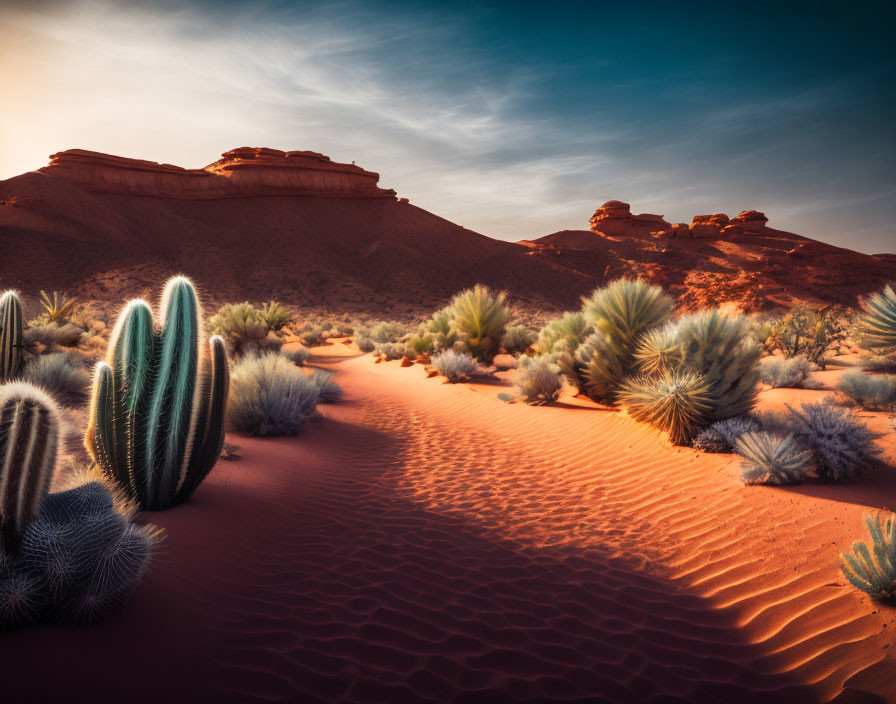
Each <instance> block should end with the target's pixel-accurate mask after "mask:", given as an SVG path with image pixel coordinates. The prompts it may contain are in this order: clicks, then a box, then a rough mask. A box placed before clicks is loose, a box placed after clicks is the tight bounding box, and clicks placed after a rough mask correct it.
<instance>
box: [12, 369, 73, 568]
mask: <svg viewBox="0 0 896 704" xmlns="http://www.w3.org/2000/svg"><path fill="white" fill-rule="evenodd" d="M60 424H61V420H60V414H59V408H58V406H57V405H56V402H55V401H53V399H51V398H50V397H49V396H48V395H47V394H45V393H44V392H43V391H41V390H40V389H38V388H36V387H34V386H32V385H31V384H25V383H16V382H13V383H9V384H4V385H3V386H0V546H2V548H5V549H7V550H14V549H16V547H17V545H18V540H19V536H20V535H21V533H22V531H23V530H24V528H25V526H27V525H28V523H29V522H30V521H31V520H32V519H33V518H34V517H35V516H36V515H37V512H38V510H39V509H40V504H41V501H42V500H43V498H44V496H46V494H47V492H48V491H49V489H50V482H51V481H52V480H53V472H54V471H55V469H56V453H57V449H58V448H59V431H60Z"/></svg>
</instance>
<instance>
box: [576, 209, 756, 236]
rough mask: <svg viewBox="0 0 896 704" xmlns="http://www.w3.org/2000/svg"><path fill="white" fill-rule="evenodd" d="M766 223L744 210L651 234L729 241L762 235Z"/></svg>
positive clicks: (752, 212) (700, 219) (717, 215)
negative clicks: (729, 215)
mask: <svg viewBox="0 0 896 704" xmlns="http://www.w3.org/2000/svg"><path fill="white" fill-rule="evenodd" d="M767 222H768V218H767V217H765V214H764V213H760V212H759V211H758V210H744V211H743V212H742V213H740V214H739V215H736V216H735V217H733V218H730V219H729V218H728V216H727V215H725V213H713V214H712V215H695V216H694V217H693V219H692V220H691V224H690V225H686V224H685V223H676V224H675V225H672V226H670V227H669V229H666V230H659V231H657V232H653V233H651V234H653V235H655V236H657V237H695V238H697V237H702V238H709V239H719V238H723V239H726V238H727V239H731V238H732V237H737V236H738V235H745V234H762V233H764V232H766V231H767V230H768V227H767V225H766V223H767ZM592 229H593V228H592Z"/></svg>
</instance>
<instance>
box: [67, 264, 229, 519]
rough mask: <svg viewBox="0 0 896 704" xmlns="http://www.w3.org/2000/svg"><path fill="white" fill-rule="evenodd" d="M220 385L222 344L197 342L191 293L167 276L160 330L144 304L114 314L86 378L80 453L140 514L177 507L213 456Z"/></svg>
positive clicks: (222, 393)
mask: <svg viewBox="0 0 896 704" xmlns="http://www.w3.org/2000/svg"><path fill="white" fill-rule="evenodd" d="M229 384H230V377H229V370H228V366H227V354H226V352H225V349H224V341H223V340H222V339H221V338H220V337H217V336H215V337H212V338H211V339H210V340H209V341H208V344H207V346H206V344H205V343H203V333H202V314H201V310H200V307H199V301H198V299H197V297H196V291H195V289H194V288H193V285H192V284H191V283H190V281H189V280H188V279H186V278H184V277H175V278H173V279H171V280H170V281H169V282H168V283H167V285H166V286H165V293H164V295H163V297H162V319H161V324H160V326H158V327H157V326H155V325H154V324H153V319H152V311H151V310H150V308H149V306H148V305H147V304H146V302H145V301H141V300H136V301H131V302H130V303H128V304H127V306H126V307H125V309H124V310H123V311H122V313H121V315H120V317H119V319H118V322H117V324H116V326H115V330H114V331H113V333H112V338H111V339H110V341H109V353H108V356H107V358H106V361H105V362H100V363H99V364H98V365H97V367H96V372H95V374H94V386H93V395H92V398H91V404H90V408H91V413H90V422H89V423H88V428H87V436H86V439H85V444H86V446H87V449H88V451H89V452H90V454H91V455H92V457H93V458H94V460H95V461H96V462H97V464H98V465H99V466H100V468H101V469H102V471H103V472H104V473H105V474H106V475H107V476H109V477H110V478H111V479H113V480H114V481H116V482H117V483H118V484H119V485H121V487H122V488H123V489H125V491H127V493H128V494H129V495H131V496H132V497H133V498H134V499H136V500H137V502H138V503H139V504H140V506H141V508H143V509H148V510H152V511H158V510H162V509H165V508H169V507H171V506H175V505H177V504H179V503H181V502H183V501H186V500H187V499H188V498H189V497H190V495H191V494H192V493H193V491H195V489H196V487H198V486H199V484H200V482H202V480H203V479H204V478H205V477H206V475H207V474H208V473H209V471H210V470H211V468H212V467H213V466H214V464H215V462H216V461H217V459H218V455H220V454H221V448H222V446H223V444H224V412H225V408H226V405H227V392H228V388H229Z"/></svg>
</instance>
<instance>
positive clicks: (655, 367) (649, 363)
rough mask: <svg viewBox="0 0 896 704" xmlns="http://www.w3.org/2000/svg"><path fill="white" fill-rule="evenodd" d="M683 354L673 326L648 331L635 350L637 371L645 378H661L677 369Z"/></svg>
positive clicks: (682, 359)
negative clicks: (644, 375)
mask: <svg viewBox="0 0 896 704" xmlns="http://www.w3.org/2000/svg"><path fill="white" fill-rule="evenodd" d="M683 361H684V354H683V352H682V349H681V343H680V342H679V339H678V333H677V331H676V329H675V327H674V326H672V325H665V326H663V327H661V328H654V329H653V330H648V331H647V332H646V333H644V335H642V336H641V341H640V342H639V343H638V346H637V347H636V348H635V363H636V365H637V370H638V372H639V373H641V374H646V375H647V376H662V375H663V374H666V373H667V372H671V371H674V370H676V369H678V368H679V367H680V366H681V364H682V362H683Z"/></svg>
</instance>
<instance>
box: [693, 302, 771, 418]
mask: <svg viewBox="0 0 896 704" xmlns="http://www.w3.org/2000/svg"><path fill="white" fill-rule="evenodd" d="M750 330H751V324H750V321H749V320H748V319H747V318H744V317H742V316H737V317H729V316H726V315H724V314H723V313H722V312H721V311H719V310H708V311H702V312H700V313H694V314H693V315H687V316H685V317H683V318H681V319H680V320H679V321H678V323H677V324H676V334H677V336H678V340H679V342H680V344H681V349H682V353H683V355H684V364H685V365H686V366H688V367H690V368H691V369H693V370H694V371H696V372H699V373H701V374H703V375H704V376H705V377H706V381H707V382H709V388H710V393H711V394H712V396H713V398H714V403H713V408H712V412H711V418H712V419H714V420H722V419H724V418H731V417H733V416H739V415H742V414H743V413H748V412H749V411H750V410H751V409H752V408H753V406H754V405H755V404H756V397H757V394H758V389H757V387H756V382H757V381H758V380H759V356H760V350H759V345H758V344H757V343H756V341H755V340H754V339H753V337H752V336H751V334H750Z"/></svg>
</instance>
